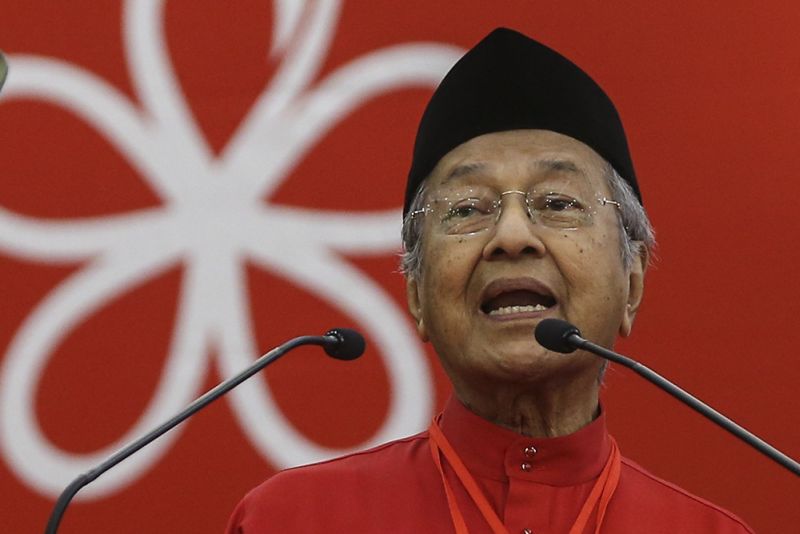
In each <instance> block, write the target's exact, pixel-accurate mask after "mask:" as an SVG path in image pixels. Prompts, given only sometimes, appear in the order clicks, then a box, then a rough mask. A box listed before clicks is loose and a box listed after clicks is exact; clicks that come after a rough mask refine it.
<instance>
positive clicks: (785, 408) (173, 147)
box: [0, 0, 800, 533]
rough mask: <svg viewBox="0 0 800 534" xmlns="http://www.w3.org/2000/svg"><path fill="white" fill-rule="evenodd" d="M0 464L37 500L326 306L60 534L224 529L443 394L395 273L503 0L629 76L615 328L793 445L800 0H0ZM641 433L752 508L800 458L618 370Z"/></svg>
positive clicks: (646, 354)
mask: <svg viewBox="0 0 800 534" xmlns="http://www.w3.org/2000/svg"><path fill="white" fill-rule="evenodd" d="M3 4H4V5H3V6H2V17H0V48H2V49H4V50H5V51H6V53H7V54H8V55H9V59H10V64H11V71H10V78H9V80H8V82H7V86H6V88H5V90H4V93H3V96H2V97H0V125H2V129H1V130H0V132H1V133H0V138H1V139H2V142H1V143H0V154H2V169H3V170H2V180H0V277H1V278H2V280H3V298H2V307H1V308H0V309H1V310H2V311H0V313H2V315H1V316H0V358H2V360H1V361H0V363H2V367H0V402H2V406H0V408H1V409H2V411H1V412H0V414H1V416H2V418H1V419H0V437H1V438H2V441H1V442H0V445H1V446H2V448H0V452H2V455H1V456H0V457H1V458H2V461H0V493H1V494H2V495H3V500H4V506H3V507H2V508H1V509H0V524H2V525H3V530H4V531H5V532H36V531H39V530H42V529H43V527H44V524H45V522H46V518H47V516H48V514H49V510H50V507H51V505H52V503H53V501H54V499H55V496H56V495H57V494H58V492H59V491H60V488H61V487H63V486H64V485H65V484H66V483H67V482H68V481H69V479H70V478H71V477H72V476H74V475H75V474H77V473H78V472H79V471H81V470H83V469H86V468H87V467H88V466H90V465H92V464H94V463H96V462H97V461H99V460H100V459H101V458H102V457H103V456H104V455H105V454H107V453H108V452H109V451H110V450H111V449H112V448H114V447H118V446H119V445H120V443H122V442H123V441H124V440H126V439H129V438H130V437H132V436H133V435H135V434H137V433H139V432H140V431H141V430H142V429H144V428H146V427H147V426H151V425H152V424H153V423H155V422H156V421H158V420H160V419H163V418H166V416H167V415H169V414H170V413H171V412H174V411H177V409H178V408H180V407H182V406H183V405H184V404H186V403H187V402H188V400H189V399H190V398H191V397H192V396H194V395H197V394H199V393H200V392H201V391H202V390H203V389H205V388H207V387H209V386H211V385H212V384H214V383H215V382H217V381H218V380H220V379H221V378H223V377H224V376H229V375H231V374H232V373H233V372H234V371H235V370H237V369H239V368H241V367H244V366H245V365H246V363H247V362H248V361H249V360H250V359H251V358H253V357H255V355H256V353H257V352H258V351H260V350H265V349H267V348H269V347H272V346H274V345H276V344H278V343H280V342H282V341H283V340H285V339H288V338H290V337H293V336H295V335H300V334H304V333H318V332H322V331H324V330H325V329H326V328H327V327H329V326H332V325H351V326H355V327H357V328H360V329H362V330H363V331H365V333H366V334H367V337H368V341H369V342H370V348H369V350H368V352H367V355H366V356H365V357H364V358H362V359H361V360H359V361H357V362H353V363H347V364H342V363H338V362H332V361H329V360H327V359H325V358H324V357H323V356H322V355H321V353H320V351H318V350H314V349H301V350H299V351H298V353H297V354H294V355H293V356H292V357H291V358H290V359H286V360H282V361H281V362H280V363H278V364H277V365H275V366H274V367H272V368H271V369H270V370H269V371H268V372H267V373H266V374H265V375H263V376H262V377H258V378H257V379H256V380H254V381H253V383H252V384H249V385H247V387H244V388H243V389H242V391H240V392H237V393H236V394H235V395H233V396H231V397H230V398H226V399H225V400H223V401H221V402H219V403H217V404H216V405H214V406H213V407H211V408H210V409H209V410H207V411H206V412H204V413H202V414H201V415H200V416H198V417H196V418H194V419H193V420H192V421H191V422H190V423H188V424H187V425H185V426H184V427H182V428H181V429H179V430H178V431H176V432H173V433H171V434H170V435H169V436H168V437H167V438H166V439H165V440H163V441H161V442H160V443H158V444H157V446H155V447H153V448H152V449H148V451H147V452H146V453H145V454H143V455H141V457H139V458H137V459H136V460H135V461H134V462H131V463H130V464H123V465H122V466H120V469H119V470H115V471H112V472H109V473H108V475H107V476H104V477H101V479H99V480H98V481H97V486H96V487H94V489H93V490H91V491H87V492H85V493H83V492H82V493H81V494H80V497H81V498H79V499H78V500H77V502H75V503H74V505H73V506H72V507H71V508H70V510H69V512H68V514H67V516H66V518H65V521H64V524H63V526H62V530H61V531H62V532H65V533H69V532H76V533H77V532H119V533H123V532H137V533H138V532H153V533H156V532H164V533H166V532H198V533H200V532H209V533H211V532H220V531H221V530H222V529H223V528H224V525H225V523H226V520H227V517H228V515H229V513H230V511H231V509H232V508H233V506H234V505H235V503H236V502H237V501H238V499H239V498H240V497H241V496H242V494H243V493H244V492H245V491H247V490H248V489H249V488H251V487H252V486H254V485H255V484H257V483H258V482H259V481H261V480H262V479H264V478H265V477H267V476H268V475H270V474H271V473H272V472H274V470H275V469H276V468H278V467H281V466H287V465H292V464H293V463H298V462H304V461H310V460H313V459H314V458H317V457H322V456H324V455H327V454H339V453H341V452H343V451H346V450H348V449H350V448H352V447H363V446H366V445H368V444H369V443H372V442H374V441H375V440H381V439H387V438H388V437H389V436H392V435H397V434H403V433H412V432H414V431H416V430H417V429H419V428H421V427H423V426H424V424H425V422H426V420H427V419H428V417H429V416H430V415H431V413H433V411H434V410H435V409H436V408H437V407H438V406H439V405H440V404H441V402H442V400H443V399H444V398H445V397H446V396H447V394H448V387H447V383H446V381H445V380H444V378H443V375H442V373H441V371H440V370H439V368H438V367H437V364H436V363H435V359H434V356H433V354H432V353H431V351H430V349H429V348H427V347H422V346H421V345H420V344H419V343H418V342H417V341H416V340H415V339H414V338H413V335H412V334H411V332H412V329H411V328H410V323H409V321H408V319H407V318H406V316H405V314H404V304H403V300H404V299H403V282H402V277H401V276H400V275H399V274H397V273H396V259H397V258H396V253H397V250H398V243H399V240H398V237H397V233H398V229H399V224H398V221H399V207H400V204H401V198H402V191H403V188H404V176H405V173H406V170H407V166H408V163H409V154H410V151H411V144H412V141H413V135H414V131H415V125H416V121H417V119H418V117H419V115H420V113H421V110H422V107H423V106H424V103H425V99H426V97H427V95H429V94H430V91H431V88H432V86H433V85H434V84H435V80H437V79H438V78H439V77H440V76H441V75H442V73H443V72H444V70H445V69H446V67H447V65H449V63H450V62H452V60H453V58H454V57H456V54H457V52H458V49H459V48H465V47H468V46H470V45H471V44H473V43H474V42H476V41H477V40H478V39H479V38H480V37H482V36H483V35H484V34H485V33H486V32H487V31H488V30H489V29H491V28H492V27H494V26H497V25H509V26H512V27H516V28H518V29H521V30H523V31H525V32H527V33H529V34H531V35H533V36H535V37H537V38H538V39H540V40H541V41H543V42H545V43H547V44H549V45H551V46H553V47H554V48H556V49H558V50H559V51H561V52H563V53H564V54H566V55H567V56H569V57H570V58H572V59H574V60H575V61H576V62H577V63H579V64H580V65H582V66H583V67H584V68H585V69H586V70H588V71H589V72H590V73H591V74H592V75H593V76H594V77H595V78H596V79H597V80H599V81H600V82H601V84H602V85H603V86H604V87H605V88H606V90H607V91H608V92H609V93H610V94H611V95H612V97H613V98H614V100H615V102H616V103H617V105H618V108H619V109H620V112H621V114H622V117H623V120H624V121H625V124H626V127H627V130H628V135H629V140H630V144H631V147H632V151H633V156H634V161H635V163H636V166H637V170H638V175H639V176H640V181H641V187H642V190H643V194H644V198H645V203H646V206H647V208H648V210H649V212H650V214H651V218H652V220H653V221H654V224H655V226H656V228H657V232H658V240H659V249H658V259H657V261H656V263H655V265H654V266H653V267H652V268H651V269H650V272H649V273H648V279H647V290H646V298H645V303H644V307H643V309H642V311H641V313H640V316H639V318H638V320H637V324H636V327H635V329H634V336H633V337H632V338H631V339H630V340H626V341H625V342H623V343H621V344H620V345H619V347H618V348H620V349H621V350H623V351H625V352H627V353H629V354H633V355H637V356H638V357H640V358H641V359H642V360H644V361H645V362H646V363H647V364H649V365H650V366H651V367H653V368H655V369H656V370H658V371H659V372H661V373H662V374H664V375H665V376H668V377H670V378H672V379H674V380H675V381H677V382H679V383H681V384H682V385H684V386H685V387H686V388H687V389H689V390H690V391H693V392H695V393H696V394H697V395H698V396H700V397H701V398H703V399H704V400H706V401H707V402H709V403H711V404H712V405H713V406H715V407H717V408H718V409H720V410H722V411H725V412H726V413H728V414H729V415H730V416H731V417H732V418H734V419H735V420H737V421H739V422H740V423H742V424H743V425H744V426H746V427H749V428H750V429H752V430H753V431H755V432H757V433H759V434H760V435H762V436H763V437H764V438H766V439H768V440H770V441H772V442H773V443H774V444H776V445H777V446H778V447H779V448H782V449H783V450H785V451H786V452H787V453H789V454H790V455H793V456H795V457H797V456H800V425H798V424H797V408H798V402H797V400H796V399H797V394H796V389H797V386H796V384H797V381H798V377H800V371H798V369H797V365H796V363H795V362H796V357H795V356H794V354H795V348H794V346H795V342H796V336H797V328H796V327H795V325H794V321H795V319H796V317H797V312H798V305H797V302H800V287H799V286H798V285H797V284H796V283H795V282H794V279H795V276H794V275H795V271H796V270H797V264H798V259H800V252H799V251H798V245H797V239H796V237H795V234H796V232H797V231H798V229H800V224H799V223H798V222H797V206H798V186H797V184H796V183H797V179H798V176H800V158H798V157H797V148H796V143H797V141H796V139H797V137H798V133H800V132H799V131H798V130H799V128H800V127H798V125H799V124H800V89H798V88H800V61H799V60H798V58H800V42H798V38H797V33H796V28H797V27H800V10H798V9H797V7H796V5H794V4H793V3H791V2H784V3H780V2H772V3H771V4H770V6H769V8H768V9H766V8H764V7H756V5H755V4H753V3H751V2H744V1H736V2H729V3H727V4H726V5H725V8H724V9H719V8H715V7H711V6H710V5H709V6H705V5H703V6H700V5H698V4H697V3H696V2H689V1H676V2H632V1H628V2H611V3H609V2H577V1H566V2H558V3H556V2H538V1H510V2H502V3H497V2H491V3H490V2H467V1H464V2H446V3H445V2H442V3H431V2H422V1H416V0H413V1H412V0H407V1H404V2H394V1H380V2H376V1H370V2H346V3H345V2H342V3H341V4H339V3H336V2H314V1H309V2H304V1H299V0H298V1H296V2H293V1H291V0H284V1H280V0H276V1H275V2H273V3H270V2H266V1H255V0H252V1H240V2H211V1H197V0H191V1H190V0H169V1H166V2H163V3H161V2H158V1H155V0H153V1H148V0H141V1H136V0H134V1H129V2H119V3H116V2H96V1H89V0H82V1H73V2H69V3H63V2H49V1H45V0H28V1H26V2H12V1H9V0H5V1H4V2H3ZM604 395H605V403H606V406H607V407H608V412H609V414H610V416H609V417H610V425H611V427H612V431H613V433H614V434H615V435H616V437H617V439H618V441H619V442H620V445H621V447H622V450H623V451H624V453H625V454H626V455H628V456H630V457H632V458H634V459H636V460H638V461H639V462H640V463H642V464H644V465H646V466H647V467H648V468H650V469H651V470H652V471H653V472H655V473H656V474H658V475H661V476H664V477H666V478H669V479H671V480H673V481H675V482H677V483H679V484H680V485H682V486H684V487H686V488H687V489H689V490H691V491H693V492H695V493H698V494H700V495H702V496H704V497H706V498H708V499H710V500H712V501H715V502H717V503H719V504H721V505H723V506H725V507H728V508H730V509H731V510H733V511H735V512H736V513H738V514H739V515H741V516H742V517H743V518H744V519H745V520H747V521H748V522H749V523H750V524H752V526H753V527H754V528H755V529H756V531H758V532H761V533H783V532H788V531H790V530H792V529H793V528H795V527H796V525H798V524H800V509H799V508H798V507H797V506H796V496H797V493H798V488H800V486H799V485H798V484H800V482H799V481H798V479H797V478H795V477H793V476H792V475H790V474H789V473H788V472H787V471H785V470H784V469H782V468H780V467H777V466H775V465H773V464H772V463H770V462H769V461H767V460H766V459H764V458H762V457H761V456H760V455H759V454H758V453H756V452H754V451H753V450H751V449H749V448H748V447H746V446H745V445H742V444H739V443H738V442H736V441H735V440H734V439H732V438H731V437H729V436H728V435H727V434H725V433H724V432H723V431H721V430H718V429H716V428H714V427H712V426H711V425H710V424H709V423H707V422H706V421H705V420H703V419H702V418H701V417H700V416H698V415H695V414H694V413H693V412H690V410H689V409H688V408H685V407H683V406H681V405H679V404H678V403H677V402H676V401H673V400H672V399H671V398H669V397H667V396H666V395H665V394H663V393H661V392H659V391H656V390H655V389H654V388H652V387H651V386H649V385H648V384H645V383H642V381H641V380H640V379H639V378H638V377H635V376H633V375H632V374H630V373H629V372H627V371H624V370H620V369H614V370H612V371H611V372H610V374H609V378H608V386H607V388H606V390H605V393H604Z"/></svg>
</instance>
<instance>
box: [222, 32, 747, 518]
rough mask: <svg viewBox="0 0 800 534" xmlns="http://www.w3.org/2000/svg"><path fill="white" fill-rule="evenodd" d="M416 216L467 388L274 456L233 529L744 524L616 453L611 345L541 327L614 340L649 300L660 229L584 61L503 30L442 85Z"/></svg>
mask: <svg viewBox="0 0 800 534" xmlns="http://www.w3.org/2000/svg"><path fill="white" fill-rule="evenodd" d="M404 215H405V219H404V226H403V241H404V245H405V249H406V252H405V256H404V258H403V267H404V271H405V273H406V280H407V295H408V307H409V310H410V312H411V315H412V316H413V318H414V320H415V322H416V325H417V330H418V332H419V335H420V337H421V338H422V339H423V340H425V341H428V342H430V343H431V344H432V345H433V347H434V348H435V349H436V352H437V354H438V355H439V357H440V359H441V362H442V365H443V366H444V369H445V371H446V372H447V375H448V376H449V378H450V380H451V381H452V384H453V389H454V397H453V398H451V399H450V400H449V401H448V403H447V405H446V406H445V409H444V411H443V412H442V413H441V414H440V415H439V416H437V417H436V418H435V419H434V420H433V422H432V423H431V425H430V427H429V429H428V431H426V432H423V433H421V434H418V435H415V436H411V437H409V438H406V439H402V440H399V441H396V442H392V443H388V444H385V445H383V446H380V447H377V448H375V449H372V450H369V451H365V452H362V453H358V454H354V455H350V456H347V457H344V458H340V459H336V460H332V461H329V462H323V463H321V464H317V465H313V466H308V467H302V468H298V469H292V470H288V471H285V472H283V473H280V474H278V475H276V476H275V477H273V478H272V479H270V480H269V481H267V482H266V483H264V484H262V485H261V486H259V487H258V488H256V489H255V490H253V491H252V492H250V494H249V495H248V496H247V497H246V498H245V499H244V500H243V501H242V503H241V504H240V505H239V507H238V508H237V510H236V511H235V512H234V515H233V517H232V518H231V522H230V525H229V532H230V533H246V534H254V533H260V532H319V531H326V532H359V533H361V532H381V533H384V532H456V533H459V534H460V533H466V532H470V533H478V532H493V533H495V534H498V533H506V532H511V533H520V532H521V533H529V534H530V533H536V534H544V533H570V534H578V533H585V532H610V533H611V532H613V533H628V532H630V533H647V534H675V533H679V532H680V533H683V532H686V533H688V532H702V533H725V534H734V533H736V534H742V533H746V532H751V530H750V529H749V528H748V527H747V526H745V525H744V524H743V523H742V522H741V521H740V520H739V519H737V518H736V517H735V516H733V515H731V514H730V513H728V512H726V511H724V510H722V509H720V508H718V507H716V506H714V505H712V504H710V503H708V502H706V501H704V500H702V499H699V498H697V497H694V496H692V495H690V494H688V493H687V492H685V491H683V490H681V489H680V488H678V487H676V486H674V485H672V484H670V483H668V482H665V481H663V480H660V479H658V478H656V477H654V476H653V475H651V474H650V473H648V472H647V471H645V470H644V469H642V468H641V467H639V466H638V465H636V464H635V463H633V462H631V461H629V460H627V459H625V458H623V457H621V455H620V452H619V449H618V447H617V445H616V443H615V441H614V439H613V438H612V437H611V436H610V435H609V434H608V433H607V431H606V426H605V415H604V413H603V411H602V410H601V408H600V405H599V401H598V393H599V388H600V383H601V377H602V373H603V370H604V366H603V363H602V362H601V360H599V359H598V358H596V357H594V356H592V355H589V354H581V353H577V354H575V355H573V356H564V355H562V354H554V353H551V352H549V351H547V350H546V349H544V348H543V347H541V346H540V345H538V344H537V343H536V341H535V340H534V338H533V334H532V333H533V329H534V327H535V326H536V325H537V324H538V322H539V321H540V320H542V319H543V318H547V317H557V318H562V319H566V320H568V321H570V322H571V323H573V324H575V325H577V326H578V327H580V329H581V331H582V332H583V334H584V336H585V337H586V338H588V339H591V340H594V341H595V342H597V343H600V344H602V345H604V346H607V347H611V346H613V344H614V341H615V339H616V337H617V336H618V335H622V336H627V335H629V334H630V332H631V328H632V326H633V321H634V318H635V317H636V312H637V310H638V308H639V304H640V302H641V299H642V292H643V282H644V273H645V268H646V267H647V262H648V255H649V251H650V249H651V248H652V246H653V233H652V230H651V228H650V224H649V222H648V220H647V217H646V215H645V212H644V210H643V208H642V204H641V195H640V193H639V189H638V186H637V182H636V177H635V174H634V169H633V164H632V162H631V159H630V155H629V153H628V147H627V141H626V139H625V134H624V131H623V128H622V124H621V122H620V120H619V117H618V115H617V112H616V110H615V109H614V106H613V104H612V103H611V101H610V100H609V99H608V97H607V96H606V95H605V93H604V92H603V91H602V90H601V89H600V87H599V86H598V85H597V84H596V83H595V82H594V81H593V80H592V79H591V78H589V76H588V75H586V74H585V73H584V72H583V71H582V70H580V69H579V68H578V67H577V66H575V65H574V64H573V63H571V62H570V61H569V60H567V59H565V58H564V57H562V56H560V55H559V54H557V53H556V52H554V51H552V50H550V49H549V48H547V47H544V46H543V45H541V44H539V43H537V42H535V41H533V40H531V39H529V38H527V37H525V36H523V35H521V34H519V33H517V32H514V31H511V30H507V29H499V30H496V31H494V32H492V33H491V34H490V35H489V36H488V37H486V38H485V39H484V40H483V41H481V42H480V43H479V44H478V45H476V46H475V47H474V48H473V49H472V50H470V51H469V52H468V53H467V54H466V55H465V56H464V57H463V58H462V59H461V60H460V61H459V62H458V63H457V64H456V65H455V66H454V67H453V68H452V70H451V71H450V72H449V73H448V75H447V76H446V77H445V79H444V80H443V81H442V83H441V85H440V86H439V87H438V88H437V90H436V92H435V93H434V95H433V97H432V98H431V101H430V103H429V105H428V107H427V109H426V111H425V114H424V115H423V117H422V121H421V123H420V127H419V131H418V133H417V139H416V143H415V147H414V159H413V162H412V168H411V172H410V174H409V180H408V187H407V191H406V201H405V208H404Z"/></svg>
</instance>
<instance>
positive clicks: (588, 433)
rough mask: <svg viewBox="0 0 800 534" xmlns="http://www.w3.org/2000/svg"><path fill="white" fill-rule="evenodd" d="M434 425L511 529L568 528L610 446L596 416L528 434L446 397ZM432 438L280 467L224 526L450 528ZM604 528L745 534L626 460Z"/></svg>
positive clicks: (244, 530) (466, 511) (467, 511)
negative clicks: (563, 428) (578, 425)
mask: <svg viewBox="0 0 800 534" xmlns="http://www.w3.org/2000/svg"><path fill="white" fill-rule="evenodd" d="M440 425H441V428H442V431H443V432H444V434H445V436H446V437H447V439H448V441H449V442H450V443H451V444H452V445H453V447H454V448H455V450H456V451H457V452H458V454H459V456H460V457H461V459H462V461H463V462H464V464H465V465H466V466H467V468H468V469H469V471H470V473H471V474H472V476H473V477H474V478H475V480H476V481H477V482H478V484H479V485H480V487H481V488H482V489H483V491H484V493H485V495H486V497H487V498H488V500H489V502H490V503H491V504H492V506H493V507H494V509H495V511H496V512H497V514H498V516H499V517H500V519H502V520H503V522H504V524H505V526H506V528H507V529H508V531H509V533H511V534H515V533H524V532H532V533H533V534H565V533H566V532H568V531H569V529H570V527H571V526H572V523H573V522H574V520H575V517H576V516H577V515H578V511H579V510H580V508H581V506H582V505H583V503H584V501H585V500H586V497H587V495H588V493H589V491H590V490H591V488H592V486H593V484H594V482H595V480H596V479H597V477H598V475H599V474H600V472H601V471H602V469H603V466H604V465H605V462H606V460H607V458H608V455H609V452H610V441H609V435H608V432H607V431H606V424H605V417H604V416H603V415H601V416H600V417H599V418H597V419H596V420H595V421H593V422H592V423H591V424H589V425H588V426H586V427H585V428H583V429H581V430H579V431H578V432H576V433H574V434H571V435H569V436H563V437H559V438H528V437H525V436H522V435H520V434H517V433H515V432H512V431H510V430H507V429H505V428H502V427H498V426H496V425H494V424H492V423H490V422H489V421H486V420H484V419H482V418H481V417H478V416H477V415H475V414H473V413H472V412H470V411H469V410H468V409H467V408H465V407H464V406H463V405H462V404H461V403H460V402H458V401H457V400H454V399H450V401H448V403H447V405H446V407H445V410H444V412H443V414H442V418H441V421H440ZM428 439H429V438H428V433H427V432H422V433H420V434H417V435H415V436H411V437H408V438H405V439H401V440H397V441H393V442H390V443H387V444H384V445H381V446H379V447H376V448H374V449H370V450H368V451H364V452H359V453H355V454H351V455H349V456H345V457H343V458H338V459H335V460H330V461H327V462H322V463H319V464H314V465H310V466H305V467H299V468H295V469H289V470H286V471H283V472H281V473H278V474H276V475H275V476H273V477H272V478H270V479H269V480H267V481H266V482H264V483H263V484H261V485H260V486H258V487H257V488H255V489H254V490H253V491H251V492H250V493H249V494H248V495H247V496H246V497H245V498H244V499H243V500H242V502H241V503H239V506H238V507H237V508H236V510H235V511H234V513H233V516H232V517H231V520H230V523H229V525H228V531H227V532H228V534H261V533H294V532H308V533H312V532H313V533H319V532H342V533H344V532H352V533H371V532H375V533H380V534H386V533H391V532H446V533H451V532H454V529H453V524H452V520H451V518H450V511H449V508H448V505H447V499H446V497H445V493H444V488H443V485H442V480H441V477H440V475H439V472H438V471H437V469H436V466H435V465H434V463H433V459H432V457H431V451H430V448H429V445H428ZM523 464H524V465H523ZM445 473H446V475H447V477H448V480H449V482H450V486H451V487H452V488H453V490H454V492H455V494H456V498H457V500H458V505H459V509H460V510H461V512H462V514H463V515H464V519H465V520H466V523H467V525H468V527H469V531H470V533H471V534H478V533H484V532H487V533H488V532H491V531H490V529H489V527H488V525H487V523H486V521H485V520H484V519H483V517H482V516H481V514H480V512H479V511H478V509H477V507H476V506H475V505H474V503H473V502H472V500H471V499H470V497H469V495H468V494H467V493H466V491H465V490H464V489H463V487H462V485H461V483H460V482H459V480H458V478H457V477H456V476H455V474H454V473H453V472H452V470H451V469H449V466H447V464H446V462H445ZM594 523H595V520H594V518H592V519H591V520H590V521H589V523H588V524H589V525H590V526H591V525H594ZM525 529H528V530H527V531H526V530H525ZM587 531H588V529H587ZM593 531H594V529H592V532H593ZM601 532H603V533H637V534H638V533H647V534H676V533H695V532H697V533H703V534H706V533H708V534H746V533H750V534H752V530H751V529H750V528H749V527H747V526H746V525H745V524H744V523H743V522H742V521H741V520H740V519H739V518H737V517H736V516H734V515H733V514H731V513H730V512H727V511H725V510H723V509H721V508H719V507H717V506H714V505H713V504H711V503H709V502H707V501H705V500H703V499H700V498H699V497H695V496H693V495H691V494H689V493H687V492H686V491H684V490H682V489H680V488H678V487H677V486H675V485H673V484H670V483H669V482H665V481H663V480H661V479H659V478H657V477H655V476H653V475H651V474H650V473H648V472H647V471H645V470H644V469H642V468H641V467H640V466H638V465H636V464H635V463H634V462H631V461H630V460H627V459H625V458H623V459H622V471H621V474H620V480H619V485H618V487H617V490H616V492H615V493H614V496H613V498H612V499H611V502H610V504H609V506H608V510H607V512H606V517H605V520H604V521H603V528H602V530H601Z"/></svg>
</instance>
